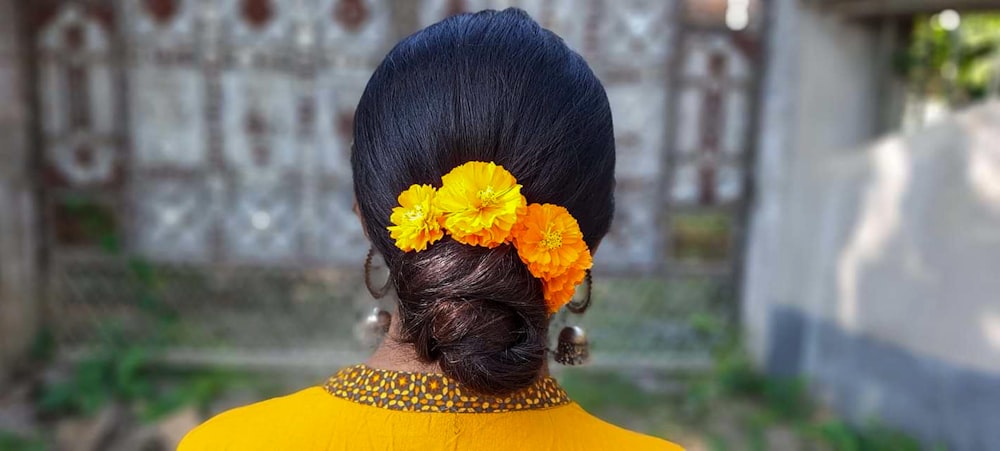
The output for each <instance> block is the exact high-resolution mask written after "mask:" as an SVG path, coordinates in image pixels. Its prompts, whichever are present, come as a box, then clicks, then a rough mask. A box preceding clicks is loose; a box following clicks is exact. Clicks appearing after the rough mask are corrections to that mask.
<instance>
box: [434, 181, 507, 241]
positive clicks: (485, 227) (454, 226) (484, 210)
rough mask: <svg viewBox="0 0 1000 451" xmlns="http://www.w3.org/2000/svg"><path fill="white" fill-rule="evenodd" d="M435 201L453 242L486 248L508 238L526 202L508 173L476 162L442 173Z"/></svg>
mask: <svg viewBox="0 0 1000 451" xmlns="http://www.w3.org/2000/svg"><path fill="white" fill-rule="evenodd" d="M435 202H436V204H437V207H438V208H439V209H440V210H441V212H442V213H443V214H444V227H445V229H447V231H448V233H449V234H450V235H451V236H452V238H454V239H455V241H458V242H459V243H463V244H469V245H473V246H485V247H489V248H493V247H496V246H499V245H500V244H502V243H505V242H507V241H509V240H510V233H511V229H512V228H513V227H514V224H515V223H516V222H517V218H518V215H519V214H521V213H523V211H524V208H525V204H526V203H527V202H526V201H525V199H524V196H522V195H521V185H519V184H518V183H517V180H516V179H515V178H514V176H513V175H511V173H510V172H507V170H506V169H504V168H503V166H498V165H496V164H494V163H484V162H480V161H471V162H468V163H465V164H463V165H461V166H458V167H456V168H455V169H452V171H451V172H449V173H447V174H445V175H444V177H442V178H441V189H440V190H439V191H438V193H437V196H436V197H435Z"/></svg>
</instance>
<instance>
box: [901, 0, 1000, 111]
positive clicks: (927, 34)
mask: <svg viewBox="0 0 1000 451" xmlns="http://www.w3.org/2000/svg"><path fill="white" fill-rule="evenodd" d="M998 49H1000V14H967V15H963V16H962V22H961V26H960V27H959V28H958V29H957V30H955V31H948V30H945V29H943V28H941V26H940V25H938V23H937V20H935V16H926V15H924V16H918V17H916V18H915V19H914V26H913V35H912V40H911V44H910V46H909V48H907V49H906V50H905V51H903V52H901V53H900V54H898V55H897V56H896V58H895V61H894V63H895V67H896V69H897V72H898V73H899V74H900V75H902V76H905V77H908V78H909V79H910V80H911V81H912V82H913V83H914V87H915V89H916V90H917V91H918V93H919V94H920V95H922V96H928V97H934V98H940V99H949V100H951V101H953V102H959V103H961V102H965V101H970V100H978V99H982V98H984V97H985V96H986V95H987V93H988V89H989V85H990V83H991V82H992V80H993V78H994V77H998V76H1000V73H998V68H997V62H996V61H997V60H996V59H997V57H998V56H997V53H998V51H1000V50H998Z"/></svg>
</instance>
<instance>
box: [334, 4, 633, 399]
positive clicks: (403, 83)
mask: <svg viewBox="0 0 1000 451" xmlns="http://www.w3.org/2000/svg"><path fill="white" fill-rule="evenodd" d="M469 161H488V162H489V161H491V162H494V163H496V164H498V165H501V166H503V167H504V168H506V169H507V170H508V171H510V172H511V173H512V174H513V175H514V176H515V177H516V178H517V180H518V183H520V184H522V185H523V188H522V191H521V192H522V194H524V196H525V198H527V200H528V202H529V203H552V204H557V205H561V206H563V207H566V209H567V210H569V212H570V213H571V214H572V215H573V217H575V218H576V219H577V221H578V222H579V225H580V229H581V231H582V232H583V235H584V240H585V241H586V242H587V244H588V246H590V248H591V249H593V248H594V247H595V246H596V245H597V243H598V242H599V241H600V240H601V238H602V237H603V236H604V235H605V234H606V233H607V231H608V227H609V226H610V224H611V217H612V213H613V210H614V208H613V203H614V200H613V199H614V198H613V191H614V162H615V152H614V136H613V131H612V123H611V111H610V107H609V105H608V100H607V96H606V94H605V92H604V88H603V87H602V86H601V84H600V82H599V81H598V79H597V78H596V77H595V76H594V74H593V72H591V70H590V68H589V67H588V66H587V64H586V63H585V62H584V61H583V59H582V58H581V57H580V56H579V55H578V54H576V53H574V52H573V51H572V50H570V49H569V48H568V47H567V46H566V45H565V44H564V43H563V41H562V40H561V39H560V38H559V37H558V36H556V35H555V34H553V33H551V32H549V31H548V30H545V29H543V28H541V27H540V26H539V25H538V24H537V23H535V22H534V21H533V20H532V19H531V18H530V17H528V15H527V14H525V13H524V12H523V11H520V10H516V9H508V10H505V11H502V12H496V11H484V12H480V13H476V14H464V15H459V16H454V17H451V18H448V19H445V20H444V21H442V22H440V23H438V24H435V25H432V26H430V27H428V28H425V29H423V30H421V31H419V32H417V33H416V34H414V35H412V36H410V37H408V38H406V39H404V40H403V41H402V42H400V43H399V44H398V45H396V47H395V48H393V49H392V51H390V52H389V54H388V55H387V56H386V57H385V59H384V60H383V61H382V63H381V64H380V65H379V67H378V68H377V69H376V70H375V73H374V75H372V78H371V80H370V81H369V82H368V86H367V88H366V89H365V92H364V95H363V96H362V97H361V101H360V103H359V104H358V108H357V111H356V113H355V122H354V148H353V151H352V154H351V165H352V167H353V171H354V191H355V195H356V196H357V202H358V207H359V209H360V212H361V216H362V219H363V221H364V225H365V228H366V232H367V234H368V236H369V238H370V239H371V241H372V244H373V246H374V247H375V248H376V249H377V250H378V251H379V252H381V253H382V255H383V256H384V257H385V260H386V263H387V265H388V266H389V269H390V273H391V277H392V280H393V283H394V285H395V287H396V293H397V295H398V297H399V317H398V318H397V319H396V321H400V331H401V337H400V338H402V340H404V341H406V342H409V343H412V344H413V345H414V346H415V348H416V350H417V354H418V356H419V357H420V358H421V359H422V360H424V361H426V362H435V361H436V362H438V363H439V364H440V366H441V368H442V370H443V371H444V373H445V374H446V375H447V376H449V377H451V378H453V379H455V380H457V381H458V382H460V383H462V384H464V385H465V386H467V387H469V388H471V389H473V390H476V391H479V392H483V393H498V394H502V393H509V392H511V391H514V390H517V389H520V388H523V387H526V386H528V385H530V384H531V383H532V382H533V381H534V380H535V379H536V378H537V377H538V375H539V372H540V370H541V368H542V366H543V364H544V361H545V357H546V347H547V346H546V345H547V330H548V313H547V309H546V306H545V302H544V300H543V295H542V286H541V282H540V281H539V280H537V279H535V278H534V277H532V275H531V273H529V272H528V269H527V267H526V266H525V265H524V263H522V262H521V260H520V259H519V258H518V256H517V251H516V250H515V249H513V248H512V247H511V246H510V245H501V246H499V247H496V248H493V249H489V248H486V247H479V246H470V245H465V244H459V243H458V242H456V241H454V240H452V239H451V238H449V237H445V238H444V239H442V240H441V241H439V242H437V243H434V244H432V245H430V246H429V247H428V248H427V249H426V250H424V251H421V252H407V253H404V252H402V251H400V250H399V249H398V248H396V246H395V245H394V242H393V240H392V239H391V238H390V237H389V233H388V231H387V230H386V227H387V226H388V225H389V216H390V213H391V211H392V209H393V207H395V206H396V205H397V200H396V198H397V196H399V194H400V193H401V192H402V191H404V190H406V189H407V188H408V187H409V186H410V185H412V184H430V185H434V186H438V185H440V180H441V176H442V175H444V174H446V173H448V171H450V170H452V169H453V168H455V167H456V166H459V165H461V164H463V163H466V162H469Z"/></svg>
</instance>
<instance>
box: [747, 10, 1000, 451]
mask: <svg viewBox="0 0 1000 451" xmlns="http://www.w3.org/2000/svg"><path fill="white" fill-rule="evenodd" d="M772 6H773V9H772V12H771V13H772V14H773V17H772V24H771V25H772V28H771V29H770V30H769V33H770V35H769V44H770V49H769V54H768V55H769V56H768V61H767V66H766V67H767V73H766V77H765V81H764V93H763V104H762V110H761V114H762V117H761V123H762V124H761V127H762V128H761V134H760V142H759V143H758V166H757V168H756V183H757V187H758V189H757V198H756V199H755V204H754V206H753V208H752V212H751V227H750V231H749V236H748V247H747V257H746V258H747V264H746V274H745V277H744V284H745V285H744V287H743V303H742V309H743V321H744V329H745V331H746V334H747V337H746V340H747V343H748V346H749V348H750V350H751V352H752V354H753V355H754V357H755V358H756V360H757V361H758V362H759V363H760V364H761V366H763V367H764V368H765V369H767V370H768V371H770V372H772V373H776V374H785V375H792V374H801V375H806V376H808V378H809V379H810V381H811V385H812V387H813V388H814V390H815V392H816V393H817V394H819V395H820V396H821V397H823V398H824V399H825V400H826V401H827V403H828V404H830V405H832V406H833V407H834V408H836V409H837V410H838V411H839V412H840V413H841V414H843V415H846V416H847V417H848V418H852V419H855V420H857V421H867V420H869V419H871V418H873V417H874V418H879V419H881V420H882V421H884V422H885V423H888V424H889V425H892V426H896V427H899V428H902V429H905V430H907V431H909V432H910V433H912V434H913V435H915V436H917V437H919V438H921V439H923V440H925V441H926V442H927V443H944V444H946V445H948V447H949V449H955V450H965V449H968V450H974V449H1000V429H997V428H996V427H995V425H996V424H1000V102H993V103H990V104H985V105H980V106H978V107H975V108H972V109H970V110H969V111H966V112H963V113H961V114H958V115H955V116H953V117H950V118H947V119H945V120H942V121H941V122H939V123H936V124H931V125H929V126H927V127H926V128H924V129H921V130H918V131H915V132H913V133H912V134H909V135H899V134H897V135H890V136H885V137H882V138H878V137H877V136H875V135H876V133H877V132H878V123H879V122H880V110H879V102H880V100H879V99H884V98H885V96H883V95H881V94H882V92H880V89H881V88H880V87H881V86H884V83H880V80H879V78H878V77H877V76H876V72H877V70H878V64H879V58H882V57H884V55H885V54H886V53H885V52H884V49H880V48H879V39H878V30H877V29H876V28H874V25H872V22H867V23H862V22H852V21H850V20H848V19H844V18H838V17H836V16H829V15H823V14H821V13H820V12H819V11H817V10H815V9H812V8H811V7H810V6H808V5H806V4H803V3H800V2H798V1H796V0H776V1H775V2H773V3H772ZM880 55H881V56H880ZM882 119H883V120H884V117H883V118H882Z"/></svg>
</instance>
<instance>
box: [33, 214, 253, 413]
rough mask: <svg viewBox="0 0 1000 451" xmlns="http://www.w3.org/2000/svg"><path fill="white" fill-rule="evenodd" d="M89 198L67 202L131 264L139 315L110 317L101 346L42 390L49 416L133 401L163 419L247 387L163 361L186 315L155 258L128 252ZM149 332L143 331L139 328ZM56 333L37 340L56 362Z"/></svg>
mask: <svg viewBox="0 0 1000 451" xmlns="http://www.w3.org/2000/svg"><path fill="white" fill-rule="evenodd" d="M93 205H94V204H93V203H92V202H88V201H87V200H86V199H68V200H66V201H65V206H66V209H67V212H68V214H72V215H73V216H74V218H75V219H76V220H77V221H78V223H79V224H82V226H81V227H82V229H83V230H82V231H83V233H84V235H86V236H87V237H88V240H89V241H90V242H95V243H99V245H100V246H101V248H102V249H103V250H104V251H105V252H107V253H108V254H109V255H110V256H113V257H118V258H120V259H122V260H123V261H124V262H126V264H127V268H128V270H129V276H130V277H131V279H132V280H134V281H135V282H136V285H137V286H138V292H137V297H136V300H135V306H136V307H137V310H138V315H136V317H133V318H129V321H128V324H125V323H123V322H121V321H120V320H113V319H105V320H103V322H102V323H100V324H98V326H97V336H98V339H97V341H96V346H95V347H93V348H92V349H88V350H87V352H86V353H85V355H84V356H83V357H82V358H81V359H80V360H78V361H76V362H75V366H74V368H73V370H72V374H71V375H70V377H69V378H68V379H67V380H65V381H60V382H55V383H50V384H48V385H46V386H44V387H42V390H41V391H40V395H39V398H38V400H37V403H38V407H39V409H40V411H41V412H42V413H43V414H46V415H53V416H59V415H92V414H94V413H96V412H97V411H98V410H100V409H101V408H102V407H103V406H105V405H106V404H108V403H111V402H116V403H120V404H123V405H126V406H129V407H130V408H131V409H132V410H133V412H135V413H136V414H137V415H138V417H139V418H140V419H143V420H155V419H156V418H159V417H162V416H163V415H166V414H168V413H170V412H172V411H174V410H177V409H179V408H181V407H184V406H187V405H196V406H198V407H199V408H202V409H204V408H205V407H206V405H207V404H208V403H209V401H211V400H212V399H214V398H216V397H217V396H218V395H219V394H220V393H221V392H222V391H223V390H224V389H227V388H229V387H232V386H233V385H234V384H245V383H248V382H251V379H250V378H249V377H247V376H245V375H239V374H235V373H232V372H227V371H220V370H207V369H198V368H189V369H178V368H172V367H169V366H167V365H164V364H162V363H161V362H163V357H164V355H165V353H166V350H167V348H168V347H169V346H170V344H171V343H173V342H175V341H176V339H177V338H178V337H179V336H180V334H181V331H182V330H181V329H180V325H179V320H178V319H179V316H178V314H177V312H176V311H174V309H173V308H171V307H170V306H169V305H167V304H166V303H165V302H163V300H162V296H161V293H162V290H163V286H162V285H163V283H162V281H161V279H160V278H159V277H158V275H157V271H156V268H155V266H154V265H153V264H151V263H150V262H148V261H145V260H143V259H139V258H131V257H128V256H126V255H124V254H123V251H122V249H121V247H120V246H119V243H120V240H119V239H118V237H117V231H116V227H115V221H114V219H113V218H111V217H108V216H107V214H106V213H105V212H104V211H103V210H101V209H100V208H97V207H94V206H93ZM136 329H138V331H139V332H141V334H138V335H141V336H137V333H136V332H137V330H136ZM55 348H56V341H55V339H54V337H53V335H52V333H51V331H48V330H43V331H42V332H41V333H39V335H38V336H37V338H36V341H35V343H34V346H33V348H32V356H33V357H34V358H35V360H37V361H46V360H48V359H51V358H52V356H53V355H54V354H55V351H56V349H55Z"/></svg>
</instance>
